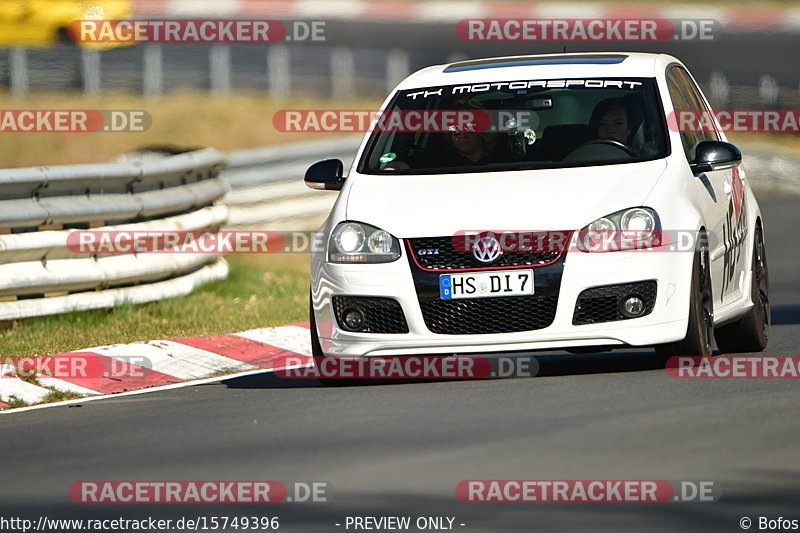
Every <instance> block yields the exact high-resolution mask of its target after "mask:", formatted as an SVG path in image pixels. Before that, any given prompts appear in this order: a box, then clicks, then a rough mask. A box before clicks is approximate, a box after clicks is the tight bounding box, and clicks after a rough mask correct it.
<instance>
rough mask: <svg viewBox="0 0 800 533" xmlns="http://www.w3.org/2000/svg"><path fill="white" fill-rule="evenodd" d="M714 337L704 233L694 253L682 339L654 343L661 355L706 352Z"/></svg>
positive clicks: (705, 353) (709, 348)
mask: <svg viewBox="0 0 800 533" xmlns="http://www.w3.org/2000/svg"><path fill="white" fill-rule="evenodd" d="M713 338H714V299H713V293H712V291H711V269H710V265H709V263H708V244H707V241H706V239H705V235H701V236H700V245H699V246H698V249H697V250H696V251H695V254H694V263H693V265H692V293H691V298H690V302H689V325H688V327H687V329H686V336H685V337H684V338H683V340H680V341H677V342H671V343H668V344H661V345H658V346H656V353H657V354H658V355H659V356H660V357H662V358H665V359H666V358H668V357H672V356H674V355H699V356H709V355H711V352H712V347H711V342H712V339H713Z"/></svg>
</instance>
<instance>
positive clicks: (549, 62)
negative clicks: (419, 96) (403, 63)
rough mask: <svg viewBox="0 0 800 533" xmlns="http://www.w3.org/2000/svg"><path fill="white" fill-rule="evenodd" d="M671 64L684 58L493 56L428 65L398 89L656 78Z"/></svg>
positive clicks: (614, 54) (600, 54)
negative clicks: (586, 78) (540, 80)
mask: <svg viewBox="0 0 800 533" xmlns="http://www.w3.org/2000/svg"><path fill="white" fill-rule="evenodd" d="M670 63H679V64H680V61H679V60H677V59H676V58H674V57H672V56H669V55H666V54H647V53H641V52H598V53H570V54H538V55H524V56H506V57H492V58H485V59H474V60H465V61H458V62H455V63H449V64H444V65H435V66H432V67H428V68H424V69H422V70H420V71H418V72H415V73H414V74H412V75H411V76H409V77H408V78H406V79H405V80H404V81H403V82H402V83H401V84H400V85H399V86H398V89H400V90H405V89H413V88H416V87H431V86H437V85H455V84H462V83H481V82H492V81H512V80H523V79H561V78H563V79H569V78H572V79H575V78H582V77H604V78H618V77H637V78H653V77H655V76H657V75H658V74H659V73H663V72H664V69H665V68H666V67H667V65H669V64H670Z"/></svg>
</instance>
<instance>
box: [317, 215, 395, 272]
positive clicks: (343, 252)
mask: <svg viewBox="0 0 800 533" xmlns="http://www.w3.org/2000/svg"><path fill="white" fill-rule="evenodd" d="M399 257H400V242H399V241H398V240H397V239H396V238H395V237H393V236H392V235H391V234H389V232H387V231H384V230H382V229H378V228H375V227H373V226H369V225H367V224H362V223H360V222H341V223H340V224H339V225H337V226H336V229H334V230H333V233H331V238H330V241H329V243H328V261H330V262H331V263H389V262H391V261H395V260H396V259H398V258H399Z"/></svg>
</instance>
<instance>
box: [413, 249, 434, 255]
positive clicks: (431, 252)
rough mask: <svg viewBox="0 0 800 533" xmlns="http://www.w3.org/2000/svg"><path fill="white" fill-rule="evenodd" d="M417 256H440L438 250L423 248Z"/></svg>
mask: <svg viewBox="0 0 800 533" xmlns="http://www.w3.org/2000/svg"><path fill="white" fill-rule="evenodd" d="M417 255H439V249H438V248H423V249H422V250H419V251H418V252H417Z"/></svg>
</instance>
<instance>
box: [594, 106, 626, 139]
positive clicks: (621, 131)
mask: <svg viewBox="0 0 800 533" xmlns="http://www.w3.org/2000/svg"><path fill="white" fill-rule="evenodd" d="M631 123H632V119H631V113H630V110H629V109H628V106H626V105H625V102H624V100H623V99H622V98H609V99H607V100H603V101H602V102H600V103H599V104H597V106H596V107H595V108H594V112H593V113H592V118H591V120H590V121H589V131H590V132H591V133H592V134H593V135H594V136H595V138H597V139H608V140H611V141H617V142H620V143H622V144H624V145H626V146H629V145H630V141H631V134H632V131H631Z"/></svg>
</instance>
